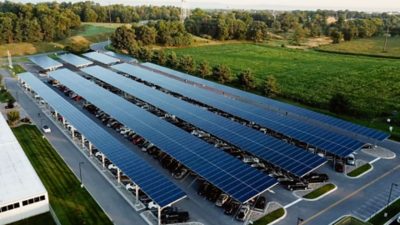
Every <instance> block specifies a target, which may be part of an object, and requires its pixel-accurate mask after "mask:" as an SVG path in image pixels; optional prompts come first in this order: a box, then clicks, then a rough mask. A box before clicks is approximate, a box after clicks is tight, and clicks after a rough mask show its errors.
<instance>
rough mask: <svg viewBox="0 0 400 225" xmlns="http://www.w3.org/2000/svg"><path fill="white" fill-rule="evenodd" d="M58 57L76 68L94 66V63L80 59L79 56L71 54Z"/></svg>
mask: <svg viewBox="0 0 400 225" xmlns="http://www.w3.org/2000/svg"><path fill="white" fill-rule="evenodd" d="M58 57H59V58H60V59H62V60H63V61H65V62H67V63H69V64H71V65H73V66H75V67H83V66H89V65H91V64H93V62H92V61H89V60H87V59H85V58H82V57H79V56H77V55H74V54H71V53H66V54H62V55H58Z"/></svg>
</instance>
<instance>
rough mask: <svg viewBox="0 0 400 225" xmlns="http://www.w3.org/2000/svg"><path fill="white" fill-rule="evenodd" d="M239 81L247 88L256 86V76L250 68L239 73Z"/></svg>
mask: <svg viewBox="0 0 400 225" xmlns="http://www.w3.org/2000/svg"><path fill="white" fill-rule="evenodd" d="M239 82H240V84H241V85H242V86H243V87H244V88H245V89H247V90H250V89H254V88H255V82H254V76H253V74H252V73H251V70H250V69H246V70H244V71H242V72H241V73H239Z"/></svg>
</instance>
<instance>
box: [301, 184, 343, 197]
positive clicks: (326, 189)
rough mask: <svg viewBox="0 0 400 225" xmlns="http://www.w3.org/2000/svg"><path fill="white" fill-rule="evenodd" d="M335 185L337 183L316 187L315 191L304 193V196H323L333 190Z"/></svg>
mask: <svg viewBox="0 0 400 225" xmlns="http://www.w3.org/2000/svg"><path fill="white" fill-rule="evenodd" d="M335 187H336V185H334V184H325V185H324V186H322V187H319V188H317V189H315V190H314V191H312V192H310V193H308V194H306V195H304V196H303V198H305V199H316V198H318V197H320V196H322V195H323V194H325V193H327V192H329V191H331V190H333V189H334V188H335Z"/></svg>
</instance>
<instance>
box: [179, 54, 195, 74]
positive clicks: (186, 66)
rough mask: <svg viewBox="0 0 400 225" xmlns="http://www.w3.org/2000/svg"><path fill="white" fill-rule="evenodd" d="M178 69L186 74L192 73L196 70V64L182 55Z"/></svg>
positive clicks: (188, 57)
mask: <svg viewBox="0 0 400 225" xmlns="http://www.w3.org/2000/svg"><path fill="white" fill-rule="evenodd" d="M179 67H180V69H181V70H183V71H185V72H186V73H194V72H195V70H196V64H195V62H194V60H193V58H192V56H189V55H184V56H182V57H181V58H180V60H179Z"/></svg>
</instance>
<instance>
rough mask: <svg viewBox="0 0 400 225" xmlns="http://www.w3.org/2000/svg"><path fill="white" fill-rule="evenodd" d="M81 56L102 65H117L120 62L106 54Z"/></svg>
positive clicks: (90, 53) (96, 53) (92, 53)
mask: <svg viewBox="0 0 400 225" xmlns="http://www.w3.org/2000/svg"><path fill="white" fill-rule="evenodd" d="M83 56H85V57H87V58H89V59H92V60H94V61H97V62H100V63H102V64H105V65H111V64H114V63H118V62H120V61H121V60H120V59H117V58H114V57H111V56H109V55H106V54H102V53H98V52H88V53H85V54H83Z"/></svg>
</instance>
